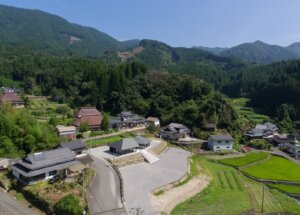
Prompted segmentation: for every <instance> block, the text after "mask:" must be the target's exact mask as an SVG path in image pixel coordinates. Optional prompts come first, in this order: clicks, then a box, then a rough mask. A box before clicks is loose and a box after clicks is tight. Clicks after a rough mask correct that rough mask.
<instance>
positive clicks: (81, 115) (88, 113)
mask: <svg viewBox="0 0 300 215" xmlns="http://www.w3.org/2000/svg"><path fill="white" fill-rule="evenodd" d="M76 118H77V119H76V120H75V121H74V122H73V123H72V125H74V126H75V127H76V128H77V129H78V128H79V127H80V125H81V124H82V123H87V124H88V126H89V129H90V130H99V129H100V125H101V123H102V119H103V116H102V113H101V112H99V111H98V110H97V109H96V108H93V107H82V108H81V109H80V110H79V111H78V112H77V114H76Z"/></svg>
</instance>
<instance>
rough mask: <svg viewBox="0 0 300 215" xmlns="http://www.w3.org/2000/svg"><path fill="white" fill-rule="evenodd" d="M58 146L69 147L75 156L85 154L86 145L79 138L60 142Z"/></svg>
mask: <svg viewBox="0 0 300 215" xmlns="http://www.w3.org/2000/svg"><path fill="white" fill-rule="evenodd" d="M60 147H61V148H67V149H70V150H71V151H72V152H74V153H75V155H76V157H77V158H78V157H83V156H86V155H87V147H86V145H85V143H83V142H82V141H80V140H77V141H72V142H65V143H61V144H60Z"/></svg>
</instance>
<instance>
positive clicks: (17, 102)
mask: <svg viewBox="0 0 300 215" xmlns="http://www.w3.org/2000/svg"><path fill="white" fill-rule="evenodd" d="M0 103H1V104H3V103H9V104H11V105H12V106H13V107H16V108H23V107H24V104H25V103H24V101H23V100H22V99H21V98H20V97H19V96H18V95H17V94H15V93H14V92H5V93H3V94H1V95H0Z"/></svg>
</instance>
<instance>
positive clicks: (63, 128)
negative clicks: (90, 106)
mask: <svg viewBox="0 0 300 215" xmlns="http://www.w3.org/2000/svg"><path fill="white" fill-rule="evenodd" d="M56 129H57V130H58V132H59V133H61V132H70V131H74V132H76V128H75V126H63V125H57V126H56Z"/></svg>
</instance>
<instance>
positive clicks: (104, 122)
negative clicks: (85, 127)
mask: <svg viewBox="0 0 300 215" xmlns="http://www.w3.org/2000/svg"><path fill="white" fill-rule="evenodd" d="M108 129H109V118H108V115H107V114H106V113H104V114H103V119H102V123H101V130H103V131H107V130H108Z"/></svg>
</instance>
